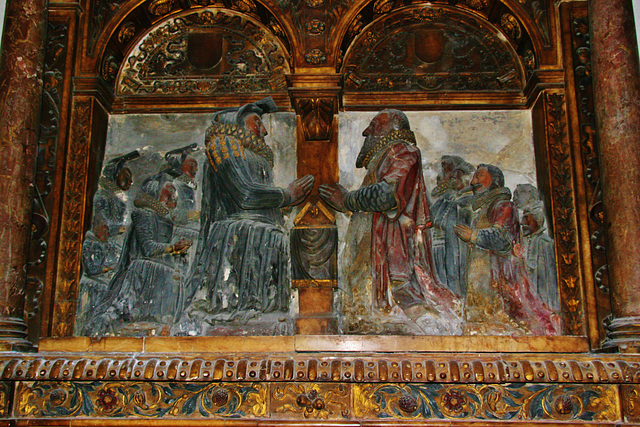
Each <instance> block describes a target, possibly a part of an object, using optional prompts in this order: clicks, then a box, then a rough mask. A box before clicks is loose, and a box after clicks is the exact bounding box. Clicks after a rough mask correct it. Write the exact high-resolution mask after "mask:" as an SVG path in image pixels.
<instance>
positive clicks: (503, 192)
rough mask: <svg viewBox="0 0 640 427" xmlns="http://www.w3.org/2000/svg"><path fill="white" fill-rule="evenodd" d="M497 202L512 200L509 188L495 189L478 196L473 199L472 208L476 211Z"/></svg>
mask: <svg viewBox="0 0 640 427" xmlns="http://www.w3.org/2000/svg"><path fill="white" fill-rule="evenodd" d="M497 200H511V190H509V189H508V188H507V187H499V188H494V189H493V190H487V191H485V192H484V193H482V194H479V195H477V196H476V197H475V198H474V199H473V203H472V205H471V208H472V209H473V210H474V211H476V210H478V209H480V208H481V207H483V206H484V205H486V204H489V203H493V202H495V201H497Z"/></svg>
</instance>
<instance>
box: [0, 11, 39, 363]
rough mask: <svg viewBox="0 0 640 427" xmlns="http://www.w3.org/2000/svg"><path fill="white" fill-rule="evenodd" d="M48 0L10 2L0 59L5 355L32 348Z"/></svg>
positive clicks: (0, 287) (0, 307)
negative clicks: (27, 315) (30, 300)
mask: <svg viewBox="0 0 640 427" xmlns="http://www.w3.org/2000/svg"><path fill="white" fill-rule="evenodd" d="M45 25H46V0H9V1H7V8H6V17H5V25H4V36H3V41H2V56H1V57H0V152H2V153H3V156H2V161H1V162H0V178H1V179H0V194H2V195H3V196H4V199H3V201H2V203H1V204H0V242H2V244H3V247H2V250H0V351H6V350H24V349H27V348H29V347H30V344H29V342H28V341H26V340H25V339H24V338H25V337H26V325H25V323H24V320H23V311H24V285H25V280H26V262H27V251H28V245H29V236H30V231H31V225H30V224H31V207H32V202H31V201H32V185H33V184H32V183H33V179H34V173H35V166H34V164H35V153H36V148H37V138H38V127H39V112H40V96H41V92H42V69H43V58H44V38H45V29H46V26H45Z"/></svg>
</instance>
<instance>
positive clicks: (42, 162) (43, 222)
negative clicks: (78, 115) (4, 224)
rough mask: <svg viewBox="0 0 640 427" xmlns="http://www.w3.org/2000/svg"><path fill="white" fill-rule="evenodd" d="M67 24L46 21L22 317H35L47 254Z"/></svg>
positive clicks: (44, 273)
mask: <svg viewBox="0 0 640 427" xmlns="http://www.w3.org/2000/svg"><path fill="white" fill-rule="evenodd" d="M67 40H68V27H67V26H66V25H64V24H54V23H51V22H50V23H48V31H47V45H46V51H45V59H44V85H43V97H42V107H41V110H40V138H39V140H38V154H37V163H36V179H35V185H34V201H33V208H34V210H33V214H32V215H33V217H32V220H31V221H32V224H31V225H32V233H31V243H30V251H29V252H30V253H29V265H28V267H27V276H28V277H27V282H26V286H25V316H26V318H27V319H33V318H35V316H36V314H37V313H38V311H39V309H40V307H39V299H40V295H41V292H42V290H43V287H44V285H43V281H44V280H45V276H46V272H45V271H44V270H45V267H46V263H45V261H46V259H47V255H48V245H47V238H48V237H49V225H50V224H49V218H50V217H51V212H52V208H53V203H54V200H53V194H52V189H53V177H54V176H55V168H56V159H57V152H58V139H59V131H60V118H61V115H60V109H61V104H62V96H63V89H64V71H65V59H66V53H67V43H68V41H67Z"/></svg>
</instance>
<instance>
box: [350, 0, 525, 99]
mask: <svg viewBox="0 0 640 427" xmlns="http://www.w3.org/2000/svg"><path fill="white" fill-rule="evenodd" d="M514 19H515V18H514ZM518 28H520V27H518ZM519 31H521V30H519ZM341 71H342V73H343V74H344V76H345V92H447V93H451V92H467V93H470V92H502V93H512V94H515V93H520V92H521V91H522V90H523V88H524V85H525V83H526V71H525V66H524V64H523V61H522V59H521V58H520V57H519V56H518V54H517V52H516V51H515V49H514V47H513V45H512V43H511V42H510V40H509V39H508V38H507V37H506V36H505V35H504V33H502V32H501V31H499V30H498V29H497V28H496V27H495V26H493V25H492V24H491V23H489V22H487V21H485V20H484V19H482V18H481V17H479V16H477V15H474V14H472V13H470V12H467V11H464V10H463V9H460V8H452V7H448V6H444V5H426V4H425V5H419V6H409V7H404V8H401V9H398V10H396V11H394V12H393V13H389V14H387V15H384V16H382V17H380V18H379V19H377V20H375V21H373V22H372V23H371V24H369V25H368V26H367V27H366V28H364V29H363V30H362V32H361V33H360V34H359V35H358V36H357V37H356V38H355V39H354V40H353V42H352V43H351V45H350V47H349V48H348V50H347V52H346V54H345V59H344V62H343V65H342V69H341Z"/></svg>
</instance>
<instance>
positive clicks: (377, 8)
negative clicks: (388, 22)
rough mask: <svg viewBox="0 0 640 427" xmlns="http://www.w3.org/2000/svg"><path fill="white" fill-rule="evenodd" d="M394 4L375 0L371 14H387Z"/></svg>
mask: <svg viewBox="0 0 640 427" xmlns="http://www.w3.org/2000/svg"><path fill="white" fill-rule="evenodd" d="M394 3H395V1H394V0H376V2H375V3H374V4H373V13H375V14H376V15H383V14H385V13H389V12H391V10H392V9H393V5H394Z"/></svg>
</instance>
